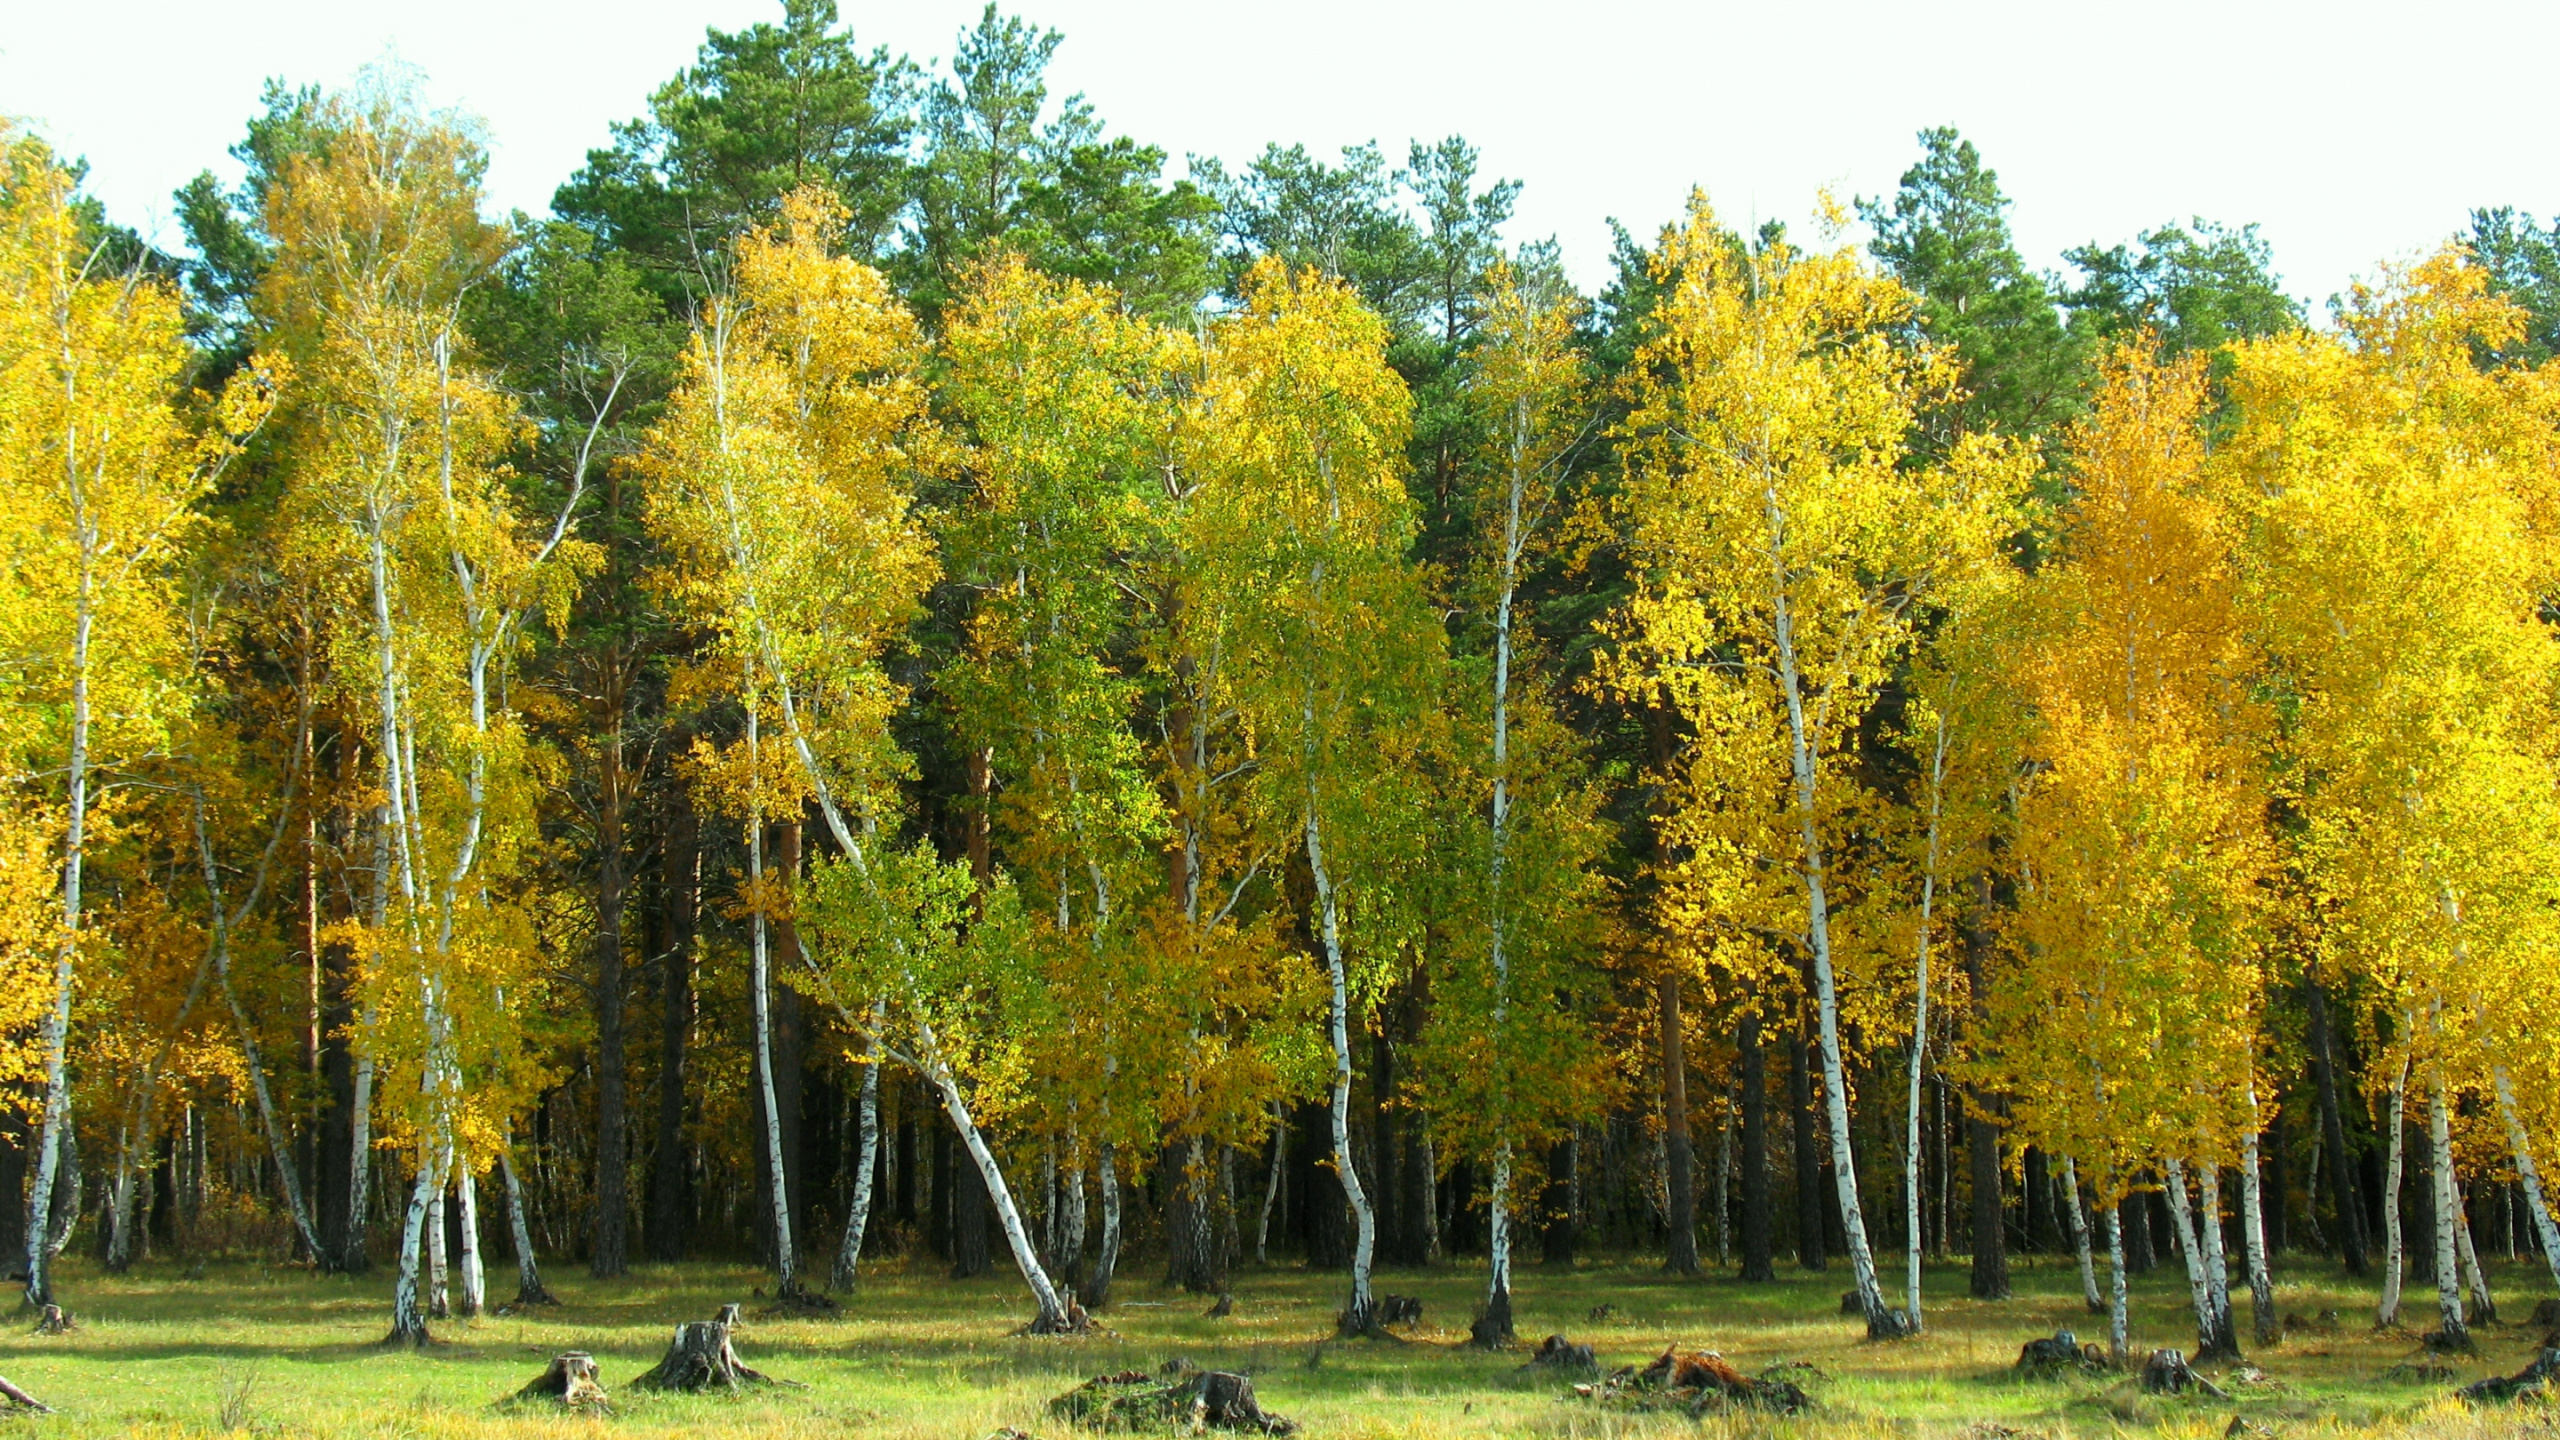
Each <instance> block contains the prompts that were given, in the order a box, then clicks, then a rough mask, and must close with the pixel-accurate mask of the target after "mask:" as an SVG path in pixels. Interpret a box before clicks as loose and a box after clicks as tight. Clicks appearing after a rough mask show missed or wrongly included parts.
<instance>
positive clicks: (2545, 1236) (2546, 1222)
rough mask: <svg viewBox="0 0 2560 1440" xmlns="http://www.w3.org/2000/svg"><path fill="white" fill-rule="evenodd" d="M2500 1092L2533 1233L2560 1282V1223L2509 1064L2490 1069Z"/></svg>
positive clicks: (2554, 1278)
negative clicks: (2547, 1195) (2547, 1193)
mask: <svg viewBox="0 0 2560 1440" xmlns="http://www.w3.org/2000/svg"><path fill="white" fill-rule="evenodd" d="M2489 1074H2490V1078H2491V1080H2492V1081H2493V1082H2494V1083H2495V1085H2496V1087H2497V1092H2498V1118H2499V1119H2500V1120H2502V1121H2504V1122H2505V1123H2506V1127H2507V1148H2508V1149H2510V1150H2512V1151H2514V1152H2515V1157H2516V1174H2517V1175H2518V1176H2519V1177H2520V1178H2522V1179H2523V1181H2524V1198H2525V1200H2526V1201H2527V1202H2528V1204H2529V1207H2530V1209H2531V1211H2532V1214H2533V1233H2534V1234H2535V1235H2536V1236H2537V1237H2539V1238H2540V1239H2541V1241H2542V1262H2543V1264H2545V1265H2547V1266H2549V1267H2550V1269H2551V1281H2552V1283H2553V1284H2555V1285H2560V1224H2555V1223H2554V1222H2553V1221H2552V1218H2551V1204H2550V1202H2549V1200H2548V1199H2546V1198H2545V1197H2544V1195H2543V1193H2542V1172H2541V1171H2540V1170H2538V1169H2536V1168H2535V1167H2534V1163H2533V1144H2532V1141H2531V1139H2530V1137H2528V1136H2527V1135H2526V1134H2525V1131H2524V1122H2523V1121H2522V1120H2520V1119H2518V1118H2517V1117H2516V1090H2515V1085H2514V1084H2513V1083H2512V1082H2511V1081H2509V1080H2508V1079H2507V1067H2506V1066H2504V1065H2500V1066H2498V1067H2496V1068H2495V1069H2493V1070H2491V1071H2490V1072H2489Z"/></svg>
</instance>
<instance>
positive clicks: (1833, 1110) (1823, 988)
mask: <svg viewBox="0 0 2560 1440" xmlns="http://www.w3.org/2000/svg"><path fill="white" fill-rule="evenodd" d="M1765 500H1766V508H1767V511H1768V520H1769V565H1770V572H1771V582H1772V583H1771V589H1770V597H1771V602H1772V615H1773V618H1774V620H1775V636H1774V638H1775V639H1776V641H1777V651H1778V681H1779V689H1780V692H1781V693H1782V695H1783V696H1784V698H1785V700H1786V705H1787V738H1788V750H1789V760H1790V763H1791V768H1792V769H1793V772H1794V774H1793V779H1794V782H1795V783H1794V801H1795V806H1794V808H1795V812H1796V813H1795V818H1796V829H1797V838H1798V841H1799V844H1800V849H1799V851H1798V854H1797V867H1798V874H1799V876H1800V878H1801V879H1802V881H1803V884H1804V893H1805V939H1806V941H1807V946H1806V948H1807V949H1808V950H1809V951H1811V953H1812V959H1813V992H1814V1005H1815V1009H1816V1013H1817V1015H1818V1017H1819V1021H1820V1029H1821V1038H1822V1085H1823V1103H1824V1105H1825V1106H1826V1107H1827V1109H1828V1111H1829V1116H1828V1118H1829V1120H1830V1131H1831V1169H1832V1180H1833V1182H1834V1183H1835V1184H1836V1185H1837V1186H1838V1187H1839V1191H1840V1228H1841V1231H1842V1234H1843V1236H1844V1237H1845V1238H1846V1239H1847V1241H1848V1245H1849V1265H1850V1269H1851V1270H1852V1271H1853V1272H1854V1273H1855V1274H1856V1277H1857V1283H1858V1303H1859V1305H1860V1307H1861V1308H1862V1309H1863V1310H1864V1311H1865V1314H1866V1321H1867V1334H1868V1335H1869V1336H1870V1337H1871V1338H1882V1337H1889V1336H1894V1335H1899V1334H1901V1333H1903V1324H1902V1321H1901V1320H1900V1319H1899V1318H1898V1317H1896V1316H1895V1314H1894V1313H1893V1311H1891V1310H1890V1309H1888V1308H1886V1306H1885V1303H1884V1289H1883V1287H1882V1285H1881V1284H1880V1283H1879V1282H1878V1280H1877V1278H1876V1261H1875V1254H1874V1252H1873V1251H1872V1250H1871V1249H1869V1248H1868V1245H1867V1221H1866V1216H1865V1214H1864V1212H1863V1211H1862V1210H1861V1209H1860V1208H1859V1204H1858V1165H1857V1159H1856V1157H1855V1156H1854V1155H1852V1154H1851V1152H1850V1148H1849V1133H1850V1132H1849V1086H1848V1076H1847V1070H1846V1066H1845V1065H1844V1063H1843V1062H1842V1060H1841V1053H1840V992H1839V986H1838V985H1837V983H1836V982H1835V978H1834V976H1833V974H1832V968H1831V912H1830V901H1829V895H1828V890H1827V887H1828V884H1829V881H1828V879H1827V873H1826V871H1827V863H1828V862H1827V859H1826V855H1825V850H1824V847H1823V842H1822V831H1821V825H1820V821H1819V819H1818V816H1819V814H1820V811H1819V807H1818V804H1817V801H1818V798H1819V797H1818V795H1817V794H1816V789H1817V785H1818V779H1817V766H1818V764H1819V760H1818V755H1817V747H1818V745H1819V743H1820V741H1819V737H1817V736H1816V735H1814V733H1813V732H1812V730H1811V729H1810V728H1809V726H1808V723H1807V721H1806V718H1805V708H1804V694H1803V689H1802V686H1801V684H1800V683H1799V680H1798V672H1797V666H1796V646H1795V625H1794V619H1793V616H1792V613H1791V611H1790V608H1789V602H1790V595H1789V592H1788V587H1787V574H1786V562H1785V560H1784V558H1783V557H1784V551H1783V545H1782V542H1781V537H1782V536H1783V534H1784V527H1785V520H1784V517H1783V516H1782V515H1781V514H1780V512H1779V510H1778V496H1777V491H1776V490H1774V489H1772V490H1770V491H1768V492H1767V494H1766V497H1765Z"/></svg>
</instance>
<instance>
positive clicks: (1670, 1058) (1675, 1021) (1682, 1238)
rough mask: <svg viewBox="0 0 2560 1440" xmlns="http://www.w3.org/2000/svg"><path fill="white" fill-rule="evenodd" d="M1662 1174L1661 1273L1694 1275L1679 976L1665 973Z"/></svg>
mask: <svg viewBox="0 0 2560 1440" xmlns="http://www.w3.org/2000/svg"><path fill="white" fill-rule="evenodd" d="M1660 988H1661V997H1662V1005H1661V1030H1662V1168H1663V1172H1664V1173H1663V1194H1664V1202H1665V1204H1664V1208H1665V1209H1666V1210H1667V1211H1668V1212H1669V1215H1668V1219H1667V1224H1668V1227H1669V1230H1670V1234H1669V1235H1668V1236H1667V1237H1666V1239H1667V1243H1666V1244H1665V1246H1664V1247H1663V1257H1662V1267H1663V1268H1664V1269H1666V1270H1668V1271H1670V1272H1671V1273H1672V1274H1674V1275H1695V1274H1697V1273H1698V1182H1697V1173H1696V1159H1695V1156H1694V1153H1693V1150H1692V1146H1691V1143H1690V1139H1689V1058H1688V1054H1687V1048H1686V1045H1685V1043H1684V1042H1685V1038H1686V1037H1684V1036H1683V1035H1682V1034H1681V1019H1680V975H1679V972H1678V971H1676V970H1669V969H1666V970H1664V971H1663V973H1662V983H1661V987H1660Z"/></svg>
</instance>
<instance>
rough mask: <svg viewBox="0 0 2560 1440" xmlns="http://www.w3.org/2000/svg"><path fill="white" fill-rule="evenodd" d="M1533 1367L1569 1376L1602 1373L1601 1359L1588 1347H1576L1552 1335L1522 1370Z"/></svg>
mask: <svg viewBox="0 0 2560 1440" xmlns="http://www.w3.org/2000/svg"><path fill="white" fill-rule="evenodd" d="M1532 1366H1534V1367H1536V1368H1539V1369H1542V1370H1555V1371H1560V1372H1562V1373H1564V1374H1567V1375H1597V1374H1599V1373H1600V1357H1599V1356H1598V1355H1597V1354H1596V1353H1594V1352H1593V1351H1592V1349H1591V1347H1590V1346H1588V1345H1576V1344H1574V1343H1573V1342H1572V1341H1570V1340H1567V1339H1566V1338H1564V1337H1563V1336H1561V1335H1550V1336H1548V1337H1547V1338H1546V1339H1544V1340H1541V1341H1539V1342H1538V1349H1537V1353H1535V1354H1533V1355H1531V1356H1530V1357H1529V1363H1528V1364H1527V1365H1523V1366H1521V1367H1520V1368H1521V1369H1523V1370H1526V1369H1529V1368H1531V1367H1532Z"/></svg>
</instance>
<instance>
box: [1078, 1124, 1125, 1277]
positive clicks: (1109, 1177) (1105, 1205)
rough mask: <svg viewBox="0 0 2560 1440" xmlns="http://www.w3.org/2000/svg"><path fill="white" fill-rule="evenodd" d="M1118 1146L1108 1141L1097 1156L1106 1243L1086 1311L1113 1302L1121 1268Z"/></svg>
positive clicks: (1097, 1252)
mask: <svg viewBox="0 0 2560 1440" xmlns="http://www.w3.org/2000/svg"><path fill="white" fill-rule="evenodd" d="M1117 1149H1118V1147H1116V1146H1114V1145H1113V1144H1112V1143H1111V1142H1110V1141H1108V1140H1105V1141H1103V1142H1102V1144H1101V1145H1100V1146H1099V1147H1097V1149H1096V1151H1095V1155H1094V1166H1095V1179H1096V1183H1097V1184H1098V1185H1099V1187H1100V1190H1101V1194H1102V1244H1101V1245H1100V1246H1099V1247H1098V1248H1097V1249H1096V1250H1095V1251H1094V1255H1093V1270H1092V1272H1091V1273H1090V1274H1088V1275H1087V1276H1086V1277H1085V1282H1084V1291H1085V1302H1084V1303H1085V1308H1086V1309H1088V1310H1099V1309H1101V1308H1102V1307H1103V1306H1105V1305H1108V1304H1110V1303H1111V1282H1112V1279H1113V1277H1114V1276H1115V1275H1116V1274H1117V1273H1118V1271H1119V1269H1120V1163H1119V1155H1118V1154H1117Z"/></svg>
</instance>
